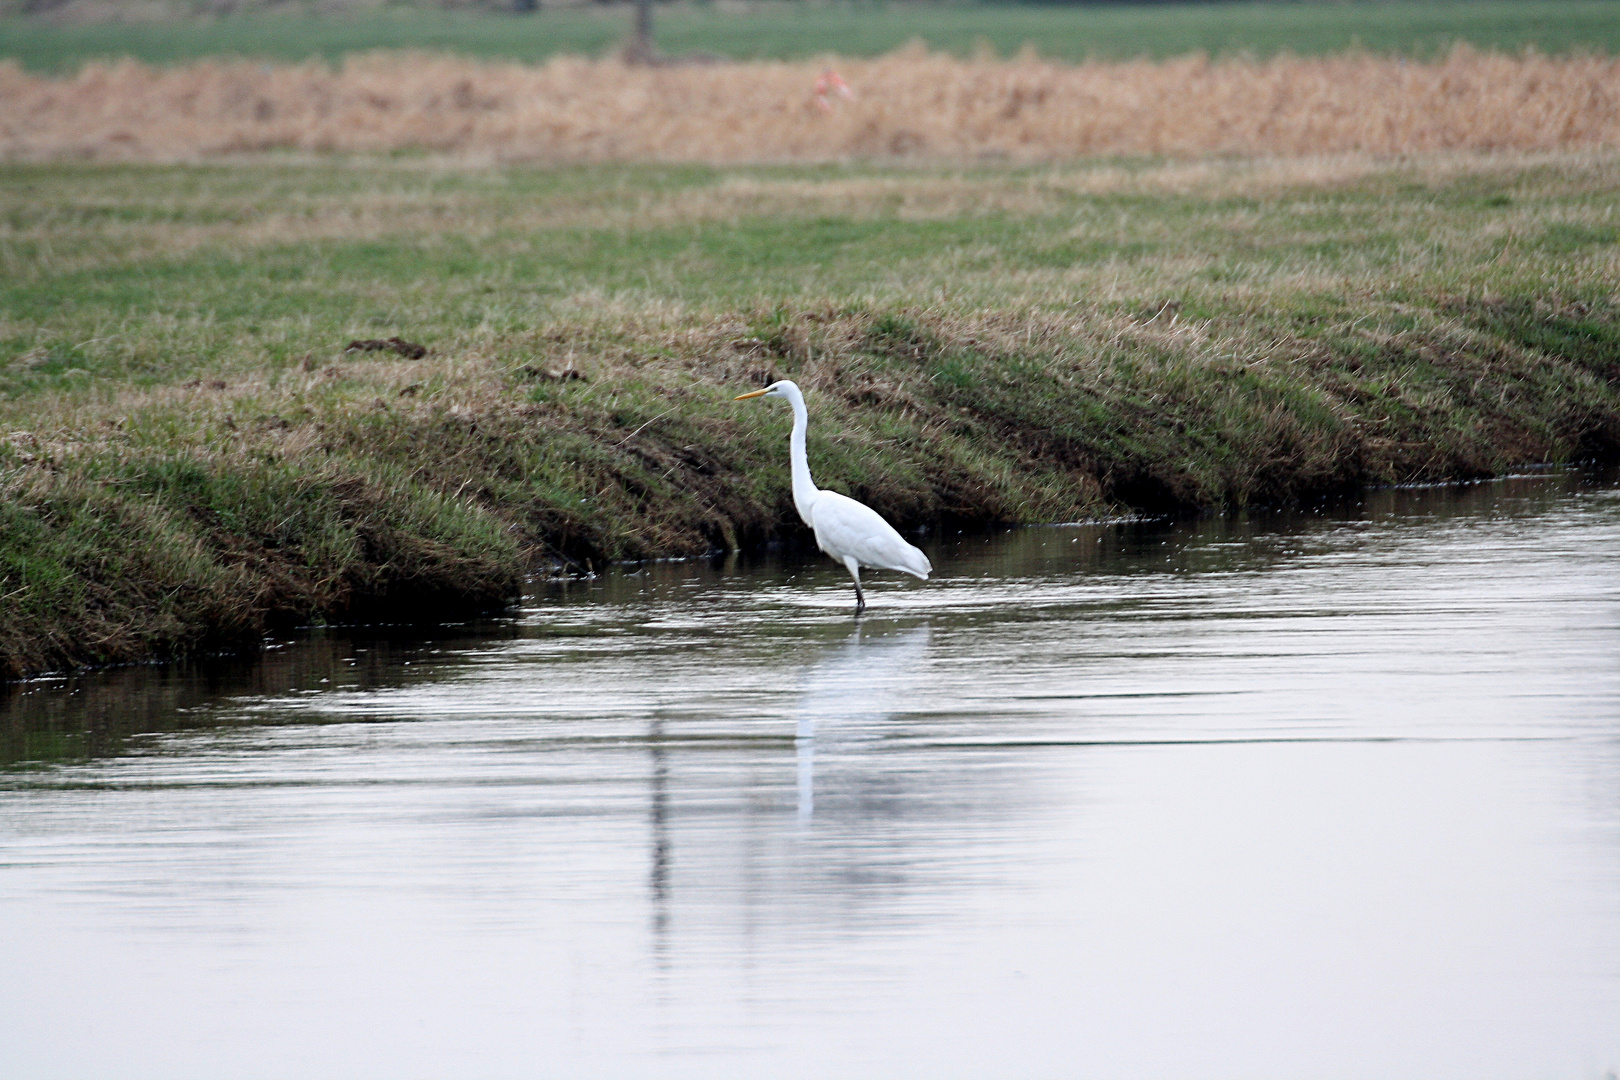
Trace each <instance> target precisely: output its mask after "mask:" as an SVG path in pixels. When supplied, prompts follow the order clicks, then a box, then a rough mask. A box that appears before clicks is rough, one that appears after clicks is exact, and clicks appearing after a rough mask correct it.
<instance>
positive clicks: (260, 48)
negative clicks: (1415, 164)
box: [0, 0, 1620, 71]
mask: <svg viewBox="0 0 1620 1080" xmlns="http://www.w3.org/2000/svg"><path fill="white" fill-rule="evenodd" d="M628 20H629V15H628V9H627V8H624V7H616V8H612V9H608V10H600V9H585V10H579V9H571V10H560V11H543V12H541V13H538V14H534V15H527V16H511V15H491V14H467V13H457V12H453V11H441V10H415V9H410V8H405V9H390V10H384V11H381V12H378V13H376V14H371V15H357V16H344V17H339V16H330V17H308V16H304V15H292V14H243V15H236V16H226V17H220V18H211V19H206V20H202V19H199V20H192V21H185V22H175V23H145V24H143V23H93V24H80V25H74V24H55V23H48V22H44V21H40V20H37V19H29V18H20V17H12V18H7V19H0V57H10V58H13V59H15V60H17V61H18V62H19V63H21V64H22V65H23V66H24V67H26V68H29V69H31V70H37V71H71V70H73V69H74V68H76V67H77V66H78V65H79V64H81V63H83V62H85V61H86V60H90V59H102V58H108V57H120V56H132V57H135V58H137V59H140V60H145V61H148V62H152V63H161V64H176V63H184V62H187V61H191V60H196V59H200V58H203V57H209V56H222V55H232V56H244V57H251V58H255V59H264V60H278V61H300V60H305V59H309V58H311V57H318V58H322V59H326V60H335V59H337V58H339V57H341V56H343V55H344V54H346V53H350V52H356V51H364V50H371V49H430V50H445V51H452V52H457V53H462V54H465V55H469V56H478V57H488V58H500V59H513V60H523V61H537V60H543V59H545V58H546V57H548V56H551V55H554V54H557V53H583V54H592V55H594V54H600V53H603V52H605V51H608V50H611V49H612V48H614V47H615V46H616V45H617V44H619V43H620V42H621V41H622V40H623V39H624V36H625V34H626V32H627V29H628V26H629V21H628ZM655 36H656V39H657V43H658V45H659V47H660V48H662V49H663V50H665V51H666V52H669V53H672V54H684V53H690V52H698V51H701V52H708V53H715V54H719V55H724V56H729V57H734V58H738V59H751V58H763V57H768V58H800V57H808V56H816V55H819V54H822V53H838V54H841V55H846V56H874V55H878V54H880V53H884V52H887V51H889V50H891V49H894V48H896V47H898V46H899V45H901V44H904V43H905V42H907V41H909V40H911V39H913V38H920V39H922V40H923V41H926V42H927V43H928V44H929V45H930V46H931V47H933V48H935V49H942V50H948V51H950V52H953V53H957V54H961V55H967V54H969V53H971V52H973V51H974V50H975V49H977V48H980V47H983V46H986V45H987V46H988V47H990V48H992V49H994V50H996V51H997V52H999V53H1001V54H1003V55H1006V54H1009V53H1012V52H1014V51H1016V50H1017V49H1019V48H1020V47H1021V46H1023V45H1024V44H1025V43H1026V42H1027V43H1032V44H1033V45H1034V46H1035V47H1036V48H1037V49H1038V50H1039V51H1040V52H1041V53H1042V54H1043V55H1045V56H1049V57H1055V58H1062V59H1069V60H1080V59H1084V58H1086V57H1099V58H1122V57H1137V56H1151V57H1164V56H1171V55H1177V54H1181V53H1186V52H1192V51H1195V50H1203V51H1205V52H1209V53H1212V54H1224V53H1234V52H1245V53H1253V54H1257V55H1261V56H1265V55H1270V54H1272V53H1276V52H1282V51H1288V52H1294V53H1299V54H1317V53H1325V52H1336V51H1339V50H1343V49H1347V48H1353V47H1361V48H1366V49H1371V50H1375V51H1379V52H1393V53H1401V54H1404V55H1410V56H1418V57H1427V56H1433V55H1435V54H1438V53H1440V52H1443V51H1445V50H1446V49H1449V48H1450V47H1451V46H1452V45H1453V44H1454V43H1456V42H1459V41H1464V42H1468V43H1469V44H1471V45H1473V46H1475V47H1477V48H1481V49H1498V50H1507V51H1514V52H1516V51H1518V50H1521V49H1524V48H1536V49H1539V50H1541V51H1543V52H1548V53H1561V52H1567V51H1571V50H1590V51H1597V52H1603V53H1611V54H1612V53H1614V52H1616V51H1620V0H1482V2H1473V0H1408V2H1393V3H1293V4H1283V3H1276V4H1199V5H1171V4H1167V5H1158V4H1144V5H1131V6H1119V7H1106V6H1103V7H1093V6H1084V7H1066V6H1019V5H985V6H977V5H967V6H956V5H925V4H807V3H794V2H791V0H782V2H779V3H762V4H760V5H758V6H757V8H756V9H755V10H753V11H750V12H748V13H745V14H733V13H726V12H723V11H719V10H716V9H715V8H713V7H710V6H708V5H703V4H697V5H680V6H670V7H667V8H665V7H660V9H659V10H658V13H657V16H656V20H655Z"/></svg>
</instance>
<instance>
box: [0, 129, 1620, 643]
mask: <svg viewBox="0 0 1620 1080" xmlns="http://www.w3.org/2000/svg"><path fill="white" fill-rule="evenodd" d="M1616 176H1617V162H1616V159H1615V158H1613V157H1612V156H1611V155H1596V154H1583V155H1564V156H1556V157H1551V156H1549V157H1539V158H1508V157H1499V158H1476V157H1449V156H1434V157H1429V158H1424V159H1420V160H1416V161H1410V162H1406V163H1393V164H1388V163H1379V162H1376V161H1372V160H1369V159H1361V158H1336V159H1319V158H1312V159H1300V160H1295V161H1279V162H1260V163H1245V162H1199V163H1190V164H1157V163H1147V162H1136V163H1111V164H1106V165H1076V166H1067V167H1062V168H1022V169H1014V168H975V169H961V170H958V169H910V170H904V169H885V168H879V167H866V166H863V167H847V168H846V167H839V166H818V167H808V168H787V167H782V168H738V169H719V168H711V167H695V166H693V167H686V166H683V167H653V166H649V167H625V166H611V167H607V166H603V167H578V168H562V169H554V170H536V169H520V168H511V169H488V170H479V169H462V168H452V167H446V166H443V165H439V164H430V163H422V162H394V163H375V162H372V163H365V162H347V163H342V164H327V165H300V164H293V163H287V164H264V163H261V164H256V165H240V166H230V167H210V168H195V167H188V168H179V167H173V168H171V167H162V168H159V167H140V168H135V167H120V168H95V167H84V166H7V167H5V168H4V169H3V171H0V223H3V226H0V227H3V229H4V231H3V233H0V262H3V265H4V273H3V274H0V311H3V312H4V313H5V315H4V320H3V321H0V394H3V395H4V400H0V484H3V485H4V489H5V493H6V497H5V499H4V500H0V508H3V509H0V515H3V521H0V658H3V659H4V663H5V664H6V665H7V667H8V668H9V670H11V671H13V672H15V671H18V670H26V669H30V668H33V669H37V668H38V667H39V666H40V665H44V664H51V663H63V662H70V661H80V660H96V659H127V658H131V657H139V656H145V655H151V654H153V653H158V654H162V653H166V652H185V651H192V650H196V649H203V648H214V647H219V646H221V645H226V644H232V643H235V644H251V643H252V642H254V641H255V640H257V638H258V636H259V635H260V634H261V633H262V632H263V631H264V629H265V627H267V626H274V625H286V624H294V623H305V622H311V621H321V620H328V621H333V620H343V619H353V618H375V617H386V618H410V617H434V616H437V615H440V614H443V613H445V612H450V611H464V610H468V609H475V608H478V607H480V606H489V605H491V604H494V603H498V602H499V601H500V600H501V599H502V598H504V597H506V596H510V595H512V593H513V592H514V591H515V590H516V588H517V586H518V582H519V580H520V570H521V568H522V566H523V562H524V559H525V558H529V557H533V556H536V555H541V554H544V555H547V556H550V557H557V558H565V559H569V560H573V561H575V562H576V563H577V564H579V565H596V564H599V563H600V562H601V560H603V559H606V558H614V557H627V556H644V555H669V554H689V553H693V552H700V551H703V550H706V549H709V548H711V547H715V546H729V545H732V544H749V543H754V542H758V541H760V540H763V539H765V538H767V537H770V536H773V535H777V534H779V533H780V532H782V531H784V530H786V531H790V532H791V531H792V530H793V529H795V528H797V526H795V525H794V524H793V520H794V519H793V517H792V511H791V507H790V501H789V498H788V492H787V470H786V465H785V448H784V446H783V442H784V441H785V432H786V425H785V419H784V417H783V416H781V415H780V414H777V413H773V412H770V411H768V410H764V409H749V408H747V407H746V406H744V405H733V404H732V403H731V401H730V397H731V395H732V394H733V393H735V392H736V391H737V390H738V389H739V388H741V387H746V386H750V385H754V384H755V383H757V382H758V381H759V380H762V379H765V378H768V377H772V376H784V375H785V376H791V377H793V378H795V379H797V380H799V381H800V382H801V384H802V385H804V386H805V387H806V390H807V392H808V394H809V397H810V402H811V409H812V412H813V414H814V422H813V423H812V425H811V445H810V452H811V457H812V461H813V464H814V467H815V469H816V475H817V477H818V480H820V481H821V482H823V483H825V484H827V485H828V486H831V487H834V488H839V489H842V490H845V491H847V492H849V493H851V494H854V495H856V496H858V497H861V498H863V499H866V500H867V501H870V502H871V503H873V504H874V505H876V506H877V507H878V508H879V509H880V510H882V511H883V512H884V513H886V514H889V515H891V516H892V517H894V518H896V519H898V520H899V521H901V522H902V523H909V524H920V523H932V522H939V521H945V522H953V521H955V522H984V521H1041V520H1054V519H1073V518H1075V517H1078V516H1083V515H1085V514H1087V513H1097V512H1101V511H1104V510H1106V509H1107V508H1109V507H1111V506H1117V505H1118V504H1120V503H1126V504H1130V505H1134V506H1141V507H1148V508H1157V509H1165V508H1178V507H1179V508H1188V507H1197V506H1222V505H1224V506H1246V505H1263V504H1267V503H1272V502H1277V501H1287V500H1290V499H1295V498H1299V497H1302V496H1307V495H1310V494H1313V493H1319V492H1323V491H1329V490H1339V489H1342V488H1344V487H1346V486H1349V485H1355V484H1358V483H1363V482H1368V481H1393V480H1402V479H1411V478H1445V477H1467V476H1479V475H1485V474H1489V473H1491V472H1493V471H1497V470H1500V469H1503V468H1506V467H1510V466H1512V465H1516V464H1519V463H1523V462H1530V461H1540V460H1568V459H1572V458H1577V457H1581V456H1583V455H1592V454H1612V453H1613V452H1614V451H1615V449H1616V447H1617V446H1620V400H1617V390H1616V382H1617V379H1620V375H1617V373H1616V371H1615V357H1616V355H1617V349H1620V344H1617V342H1620V331H1617V329H1616V328H1617V326H1620V318H1617V315H1616V311H1615V308H1614V304H1613V300H1612V297H1613V296H1614V295H1615V293H1616V284H1617V283H1616V281H1615V264H1614V262H1613V260H1612V258H1611V255H1612V245H1611V244H1610V243H1609V240H1610V239H1611V238H1612V236H1611V233H1610V232H1609V231H1608V230H1609V228H1610V223H1609V221H1608V218H1607V215H1608V212H1609V208H1610V206H1611V204H1612V201H1613V193H1614V190H1615V186H1616V183H1615V181H1616ZM396 333H397V334H400V335H402V336H404V337H406V338H409V339H411V340H414V341H421V342H423V343H425V344H427V345H428V346H430V347H431V348H432V350H433V352H432V354H431V355H429V356H428V357H426V358H423V359H420V360H408V359H403V358H400V357H397V356H394V355H393V354H391V353H354V354H346V353H344V352H343V351H342V346H343V345H344V343H345V342H347V341H348V340H350V339H351V338H356V337H367V338H370V337H387V336H390V335H393V334H396ZM570 372H578V373H579V374H581V375H583V376H584V379H583V380H576V379H571V378H564V377H561V376H564V375H566V374H567V373H570Z"/></svg>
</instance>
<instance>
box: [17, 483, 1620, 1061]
mask: <svg viewBox="0 0 1620 1080" xmlns="http://www.w3.org/2000/svg"><path fill="white" fill-rule="evenodd" d="M929 553H930V555H931V556H932V557H933V559H934V562H935V565H936V566H937V567H938V573H937V574H936V577H935V580H934V581H932V582H930V583H928V584H926V585H919V584H917V583H914V582H910V581H909V579H907V580H906V581H904V582H902V581H896V580H893V579H892V576H885V577H883V578H881V579H880V580H879V582H878V583H877V584H876V585H874V587H873V588H871V589H870V591H869V599H870V600H871V604H872V607H871V608H870V610H869V612H868V614H867V615H866V617H864V618H863V619H861V620H859V621H858V622H857V621H856V620H854V619H853V618H852V617H851V610H852V607H853V595H852V593H851V591H850V589H849V586H848V579H847V575H845V574H844V573H843V571H841V570H840V569H838V568H837V567H835V566H833V565H831V564H830V563H829V562H826V561H823V560H800V559H797V558H791V557H785V556H784V557H781V558H764V559H760V560H755V561H739V560H735V559H733V560H730V561H721V562H718V563H712V564H666V565H655V566H648V567H644V568H641V569H639V570H636V569H627V570H624V571H619V572H615V573H612V574H610V575H607V576H605V577H603V578H600V579H598V580H595V581H590V582H583V583H574V584H570V585H555V586H541V587H537V591H536V592H535V593H534V595H532V596H531V597H530V598H529V600H528V601H527V602H526V604H525V606H524V608H523V610H522V612H521V613H520V615H519V616H518V617H517V618H515V619H514V620H511V621H503V622H499V623H492V624H487V625H482V626H478V627H468V628H449V629H446V630H444V631H441V632H440V633H438V634H437V635H435V636H433V637H431V638H426V639H424V638H421V637H390V636H386V635H379V634H375V633H356V634H352V635H337V634H333V635H328V636H315V637H312V638H310V639H308V640H303V641H299V642H294V643H289V644H287V645H285V646H284V647H282V648H280V649H277V650H275V651H273V652H272V653H271V654H269V655H267V656H266V657H264V658H263V659H262V660H260V661H257V662H254V663H251V664H220V665H214V666H211V667H208V666H205V667H196V668H187V669H175V670H169V671H162V670H156V669H133V670H125V671H117V672H107V673H101V674H96V675H89V676H81V677H77V678H72V679H62V680H46V681H40V682H35V683H31V684H27V685H25V686H23V687H21V688H18V689H17V690H14V691H13V692H11V694H10V695H9V696H7V697H4V698H0V760H3V761H4V762H5V767H4V770H3V771H0V926H4V928H5V931H4V934H3V936H0V941H3V945H0V994H3V995H4V1008H3V1009H0V1046H4V1047H5V1050H4V1052H3V1053H4V1058H5V1060H6V1064H7V1067H6V1070H5V1071H6V1073H7V1075H9V1076H16V1077H28V1078H34V1077H57V1076H86V1075H117V1076H120V1077H146V1076H153V1077H156V1076H161V1077H205V1076H207V1077H217V1076H231V1077H259V1076H263V1077H285V1076H294V1075H296V1076H301V1077H373V1076H375V1077H436V1076H456V1077H477V1076H500V1077H509V1076H514V1075H541V1076H604V1077H609V1076H611V1077H625V1076H660V1077H668V1076H702V1077H711V1076H738V1077H741V1076H749V1077H754V1076H770V1077H791V1076H834V1075H836V1076H893V1075H908V1076H940V1077H956V1076H963V1077H968V1076H971V1077H994V1076H1017V1077H1032V1076H1101V1077H1109V1076H1119V1077H1140V1076H1148V1075H1159V1076H1168V1075H1175V1076H1181V1077H1230V1076H1245V1077H1297V1076H1301V1075H1310V1076H1313V1077H1340V1076H1343V1077H1364V1076H1369V1075H1380V1076H1408V1075H1410V1076H1417V1075H1421V1076H1424V1077H1495V1076H1501V1077H1523V1076H1526V1075H1536V1076H1557V1077H1564V1076H1569V1077H1587V1076H1590V1077H1601V1076H1604V1075H1605V1073H1607V1072H1610V1071H1612V1070H1617V1069H1620V489H1617V488H1616V487H1614V486H1613V485H1612V484H1609V483H1594V482H1591V481H1589V480H1586V479H1583V478H1581V477H1579V476H1575V475H1565V474H1549V475H1544V476H1534V477H1527V478H1520V479H1512V480H1506V481H1501V482H1496V483H1492V484H1484V485H1477V486H1472V487H1467V488H1460V489H1427V490H1406V491H1399V490H1397V491H1384V492H1376V493H1373V494H1371V495H1369V496H1367V497H1366V498H1365V499H1364V500H1362V501H1361V502H1359V503H1358V504H1356V505H1354V506H1351V507H1346V508H1340V509H1336V510H1334V511H1331V512H1329V511H1324V512H1320V513H1297V514H1288V515H1276V516H1256V517H1250V518H1246V519H1217V520H1206V521H1199V522H1194V523H1183V524H1175V525H1168V524H1154V523H1137V524H1121V525H1106V526H1082V527H1067V528H1046V529H1028V530H1023V531H1020V532H1016V533H1010V534H1007V535H1002V536H995V537H964V538H955V539H946V540H941V541H938V542H936V543H934V544H933V545H931V546H930V549H929Z"/></svg>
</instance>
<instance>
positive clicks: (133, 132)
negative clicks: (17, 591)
mask: <svg viewBox="0 0 1620 1080" xmlns="http://www.w3.org/2000/svg"><path fill="white" fill-rule="evenodd" d="M836 66H837V68H838V70H839V72H840V73H841V74H842V75H843V77H844V78H845V79H846V80H847V81H848V84H849V86H850V88H851V89H852V91H853V96H851V97H842V96H839V95H837V94H831V95H825V96H824V97H823V98H820V99H818V98H817V97H816V95H815V93H814V87H815V84H816V80H817V78H818V76H820V75H821V73H822V72H823V70H825V68H826V64H824V63H782V62H759V63H733V64H716V65H693V66H666V67H641V66H629V65H626V64H624V63H622V62H620V61H617V60H585V59H580V58H575V57H564V58H559V59H556V60H553V61H551V62H549V63H547V64H544V65H542V66H535V67H530V66H523V65H518V64H502V63H481V62H475V61H470V60H463V59H457V58H453V57H439V56H420V55H408V54H383V53H378V54H370V55H365V56H360V57H355V58H351V59H350V60H348V61H347V62H345V63H344V64H343V65H342V66H341V67H340V68H338V69H335V70H333V69H329V68H327V67H324V66H321V65H318V64H306V65H301V66H271V65H264V64H258V63H250V62H245V61H243V62H224V61H209V62H204V63H198V64H193V65H190V66H187V67H180V68H173V69H165V68H156V67H149V66H146V65H142V64H138V63H134V62H122V63H116V64H110V65H90V66H88V67H86V68H85V69H83V70H82V71H81V72H80V73H79V74H77V75H75V76H73V77H69V78H50V77H44V76H35V75H30V74H26V73H24V72H23V71H22V70H20V69H19V68H18V67H17V66H16V65H14V64H4V65H0V156H3V157H6V158H10V159H14V160H15V159H53V158H92V159H107V160H146V161H174V160H186V159H191V158H197V157H207V156H213V155H223V154H239V153H253V152H262V151H271V150H299V151H312V152H340V153H386V152H391V151H399V150H412V149H415V150H426V151H433V152H441V153H448V154H457V155H467V156H474V157H486V158H492V159H513V160H524V159H528V160H553V161H609V160H623V161H706V162H716V163H724V162H747V161H817V160H837V159H846V158H885V157H920V158H951V159H973V158H985V159H1012V160H1055V159H1062V158H1070V157H1077V156H1082V155H1089V154H1125V155H1137V154H1146V155H1171V156H1192V155H1200V154H1211V153H1215V154H1270V155H1300V154H1324V153H1344V152H1370V153H1374V154H1392V153H1403V154H1404V153H1417V152H1426V151H1436V150H1466V151H1494V150H1514V151H1552V150H1570V149H1581V148H1596V147H1612V146H1620V60H1617V59H1612V58H1606V57H1598V56H1584V57H1582V56H1575V57H1546V56H1540V55H1536V54H1533V53H1530V54H1525V55H1521V56H1505V55H1501V54H1495V53H1481V52H1477V51H1474V50H1471V49H1468V48H1466V47H1459V48H1458V49H1456V50H1455V51H1454V52H1452V53H1451V54H1450V55H1449V56H1447V57H1445V58H1444V59H1441V60H1438V61H1435V62H1431V63H1417V62H1411V61H1406V60H1402V59H1397V58H1386V57H1379V56H1372V55H1366V54H1351V55H1341V56H1332V57H1314V58H1300V57H1289V56H1283V57H1277V58H1274V59H1270V60H1264V61H1258V60H1246V59H1222V60H1210V59H1208V58H1205V57H1200V56H1190V57H1183V58H1180V59H1174V60H1169V61H1163V62H1152V61H1146V60H1142V61H1130V62H1101V61H1099V62H1088V63H1083V64H1078V65H1069V64H1061V63H1053V62H1047V61H1044V60H1040V59H1037V58H1034V57H1031V56H1022V57H1019V58H1016V59H1010V60H997V59H973V60H960V59H955V58H952V57H948V56H941V55H932V54H929V53H927V52H926V51H924V50H922V49H921V48H910V49H905V50H901V51H899V52H896V53H894V54H891V55H889V56H886V57H882V58H879V59H876V60H840V61H838V62H837V63H836Z"/></svg>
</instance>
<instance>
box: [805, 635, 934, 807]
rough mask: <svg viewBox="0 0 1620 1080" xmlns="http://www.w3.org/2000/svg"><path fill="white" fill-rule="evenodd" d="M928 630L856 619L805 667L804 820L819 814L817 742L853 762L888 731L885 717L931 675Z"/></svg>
mask: <svg viewBox="0 0 1620 1080" xmlns="http://www.w3.org/2000/svg"><path fill="white" fill-rule="evenodd" d="M929 634H930V630H929V628H928V627H927V626H919V627H916V628H914V629H911V630H906V631H891V632H889V633H887V634H885V633H882V632H876V633H874V632H872V631H869V630H867V629H866V628H865V627H863V626H860V625H857V626H856V627H855V629H854V630H852V631H851V632H850V635H849V638H848V639H847V640H846V641H845V642H844V643H843V644H842V645H840V646H839V647H838V648H837V649H836V650H834V651H833V652H832V653H831V654H830V655H828V656H826V657H823V658H822V659H821V660H820V661H818V662H817V663H816V664H815V665H814V666H812V667H811V668H809V669H808V670H807V671H806V672H805V673H804V681H803V689H802V690H801V692H800V694H799V703H798V712H797V720H798V725H797V730H796V731H795V733H794V745H795V748H796V750H797V757H798V766H799V820H800V821H802V822H806V823H808V822H809V821H810V819H811V818H812V817H814V816H815V808H816V745H817V742H818V741H819V742H820V745H821V747H822V754H823V756H824V757H828V756H830V755H838V757H837V758H834V760H835V761H840V762H841V763H843V764H846V765H849V766H851V767H853V766H854V764H855V763H854V762H853V761H851V760H850V759H851V758H852V757H854V756H855V754H856V753H858V749H857V748H858V747H859V746H860V745H861V744H863V743H868V742H870V741H871V740H875V739H881V738H882V737H883V731H882V727H881V725H882V723H883V722H884V721H885V720H887V719H888V718H889V717H890V716H891V715H893V714H894V713H895V712H898V711H899V710H900V709H901V708H902V707H903V705H904V703H905V701H906V699H907V697H908V695H909V694H911V692H913V691H914V690H915V689H916V688H917V686H918V684H919V683H921V682H922V681H923V680H924V679H925V678H926V677H927V671H928V642H929Z"/></svg>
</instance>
